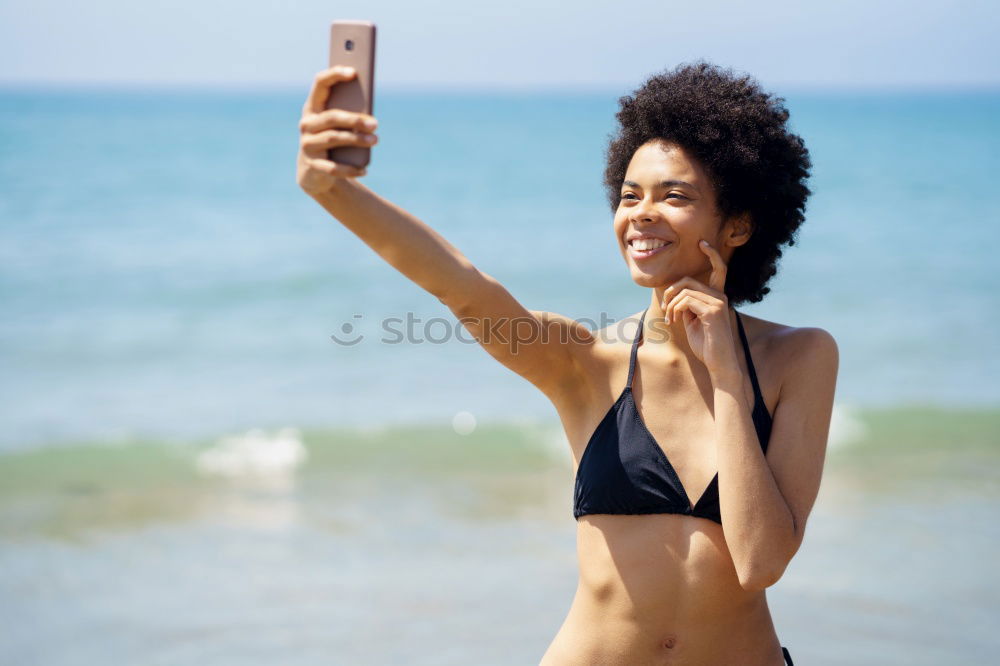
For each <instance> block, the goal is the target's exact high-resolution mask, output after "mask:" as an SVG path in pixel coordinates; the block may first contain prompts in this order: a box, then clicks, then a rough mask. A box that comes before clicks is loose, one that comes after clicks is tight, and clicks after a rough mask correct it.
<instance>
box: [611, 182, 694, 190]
mask: <svg viewBox="0 0 1000 666" xmlns="http://www.w3.org/2000/svg"><path fill="white" fill-rule="evenodd" d="M678 185H679V186H681V187H689V188H691V189H692V190H694V191H695V192H697V191H698V188H697V187H695V186H694V185H692V184H691V183H689V182H687V181H686V180H663V181H660V183H659V185H658V187H677V186H678ZM622 187H641V186H640V185H639V183H636V182H634V181H631V180H626V181H624V182H623V183H622Z"/></svg>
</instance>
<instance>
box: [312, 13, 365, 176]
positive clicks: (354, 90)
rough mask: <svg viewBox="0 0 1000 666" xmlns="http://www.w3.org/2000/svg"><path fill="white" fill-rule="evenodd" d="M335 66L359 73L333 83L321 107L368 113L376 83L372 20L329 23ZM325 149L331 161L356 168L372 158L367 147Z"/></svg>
mask: <svg viewBox="0 0 1000 666" xmlns="http://www.w3.org/2000/svg"><path fill="white" fill-rule="evenodd" d="M349 47H350V48H349ZM334 65H350V66H351V67H353V68H354V69H355V70H357V73H358V74H357V76H356V77H355V78H353V79H351V80H349V81H340V82H338V83H335V84H333V87H332V88H331V89H330V97H329V98H328V99H327V101H326V106H325V107H324V108H327V109H333V108H337V109H345V110H347V111H353V112H356V113H367V114H369V115H371V114H372V111H373V109H372V106H373V100H374V82H375V24H374V23H371V22H369V21H334V22H333V23H332V24H331V25H330V67H333V66H334ZM328 152H329V159H330V160H333V161H334V162H340V163H342V164H350V165H352V166H356V167H364V166H367V165H368V163H369V161H370V159H371V148H368V147H366V146H341V147H338V148H331V149H330V150H329V151H328Z"/></svg>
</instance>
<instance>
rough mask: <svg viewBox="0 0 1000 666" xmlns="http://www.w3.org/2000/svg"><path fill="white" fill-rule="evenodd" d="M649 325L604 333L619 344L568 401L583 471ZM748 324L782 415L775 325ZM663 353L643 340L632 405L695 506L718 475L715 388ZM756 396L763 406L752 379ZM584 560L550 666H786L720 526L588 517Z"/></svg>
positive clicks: (593, 362)
mask: <svg viewBox="0 0 1000 666" xmlns="http://www.w3.org/2000/svg"><path fill="white" fill-rule="evenodd" d="M638 323H639V315H636V316H634V317H632V318H630V319H629V322H628V326H625V325H622V326H621V327H620V328H616V329H615V332H619V333H620V335H617V336H616V335H611V334H610V332H609V333H608V334H607V335H598V336H595V337H596V338H597V339H598V340H608V341H607V342H598V343H595V347H594V349H593V353H592V354H591V355H590V360H589V361H587V363H588V364H589V367H587V368H586V372H587V375H588V377H589V378H590V381H589V386H588V387H587V392H588V397H587V398H586V399H582V400H581V399H576V400H573V401H564V402H563V403H562V404H561V405H559V404H557V409H559V414H560V418H561V419H562V422H563V426H564V428H565V430H566V433H567V437H568V438H569V441H570V446H571V448H572V453H573V459H574V473H576V472H577V470H578V469H579V464H580V460H581V458H582V456H583V453H584V451H585V449H586V447H587V444H588V442H589V441H590V440H591V437H592V436H593V434H594V430H595V429H596V428H597V426H598V424H600V423H601V422H602V420H603V419H604V417H605V416H606V415H607V413H608V411H609V408H610V406H611V405H612V404H613V403H615V401H616V399H617V398H619V396H620V395H621V393H622V391H623V389H624V387H625V385H626V383H627V376H628V366H629V357H630V354H631V351H632V342H633V340H632V337H633V336H632V333H633V332H635V331H636V330H637V326H638ZM743 324H744V326H745V327H746V330H747V336H748V339H749V343H750V348H751V354H752V356H753V360H754V363H755V367H756V371H757V378H758V382H759V385H760V388H761V391H762V394H763V399H764V403H765V407H766V408H767V410H768V412H769V413H773V406H774V400H775V397H774V396H775V395H776V387H775V386H774V384H775V378H774V376H773V372H771V371H770V366H771V364H770V363H768V362H767V358H768V354H767V344H766V337H767V332H768V331H769V330H773V329H774V328H776V325H772V324H768V323H767V322H763V321H760V320H755V319H752V318H748V317H746V316H745V315H744V316H743ZM657 347H658V346H657V345H655V344H646V343H645V336H644V339H643V341H641V342H640V344H639V346H638V348H637V355H636V364H635V370H634V374H633V378H632V385H631V386H632V388H631V391H632V396H633V399H634V404H635V406H636V408H637V409H638V411H639V412H640V415H641V418H642V421H643V422H644V423H645V425H646V427H647V428H648V431H649V433H650V434H651V435H652V436H653V438H655V440H656V442H657V443H658V445H659V446H660V447H661V448H662V449H663V450H664V452H665V453H666V456H667V458H668V459H669V461H670V463H671V464H672V465H673V467H674V469H675V471H676V472H677V475H678V477H679V479H680V482H681V484H682V485H683V487H684V489H685V490H686V493H687V494H688V496H689V497H690V498H692V501H693V502H695V501H696V500H697V498H699V497H700V496H701V494H702V492H703V491H704V490H705V488H706V487H707V486H708V485H709V482H710V481H711V480H712V478H713V477H714V476H715V474H716V472H717V470H718V466H717V464H716V452H715V443H714V436H715V433H714V420H713V417H712V409H711V405H712V385H711V379H710V377H709V376H708V373H707V371H706V370H705V368H704V365H703V364H701V363H700V362H699V361H697V359H688V358H685V357H683V356H671V355H670V353H669V351H670V350H669V349H668V348H667V346H666V345H660V346H659V348H657ZM741 349H742V347H741ZM740 358H741V363H743V371H744V373H745V374H747V366H746V364H745V360H744V359H743V358H742V354H740ZM745 390H746V396H747V400H748V404H750V405H752V404H753V401H754V393H753V388H752V385H751V384H750V382H749V380H748V381H747V382H746V386H745ZM664 406H669V407H664ZM577 554H578V562H579V569H580V578H579V582H578V585H577V591H576V595H575V596H574V598H573V603H572V606H571V608H570V610H569V613H568V615H567V617H566V620H565V622H564V623H563V625H562V627H561V628H560V630H559V632H558V634H557V635H556V637H555V639H554V640H553V642H552V644H551V645H550V646H549V649H548V651H547V652H546V653H545V656H544V657H543V659H542V662H541V666H562V665H564V664H567V665H568V664H573V665H574V666H575V665H580V664H615V663H621V664H671V665H674V666H682V665H684V664H737V663H738V664H744V665H746V666H779V665H781V664H783V663H784V659H783V658H782V656H781V647H780V643H779V641H778V638H777V635H776V633H775V630H774V626H773V624H772V622H771V617H770V612H769V611H768V607H767V600H766V597H765V594H764V592H763V591H748V590H745V589H743V588H742V587H741V586H740V584H739V580H738V577H737V574H736V569H735V566H734V564H733V561H732V557H731V556H730V554H729V550H728V548H727V546H726V542H725V537H724V535H723V531H722V526H721V525H720V524H718V523H716V522H714V521H712V520H709V519H706V518H701V517H694V516H687V515H678V514H649V515H607V514H588V515H583V516H581V517H580V518H579V520H578V521H577Z"/></svg>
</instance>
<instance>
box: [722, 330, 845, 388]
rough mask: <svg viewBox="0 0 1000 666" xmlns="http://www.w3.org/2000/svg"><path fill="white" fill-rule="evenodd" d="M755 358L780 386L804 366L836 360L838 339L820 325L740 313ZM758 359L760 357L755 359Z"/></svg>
mask: <svg viewBox="0 0 1000 666" xmlns="http://www.w3.org/2000/svg"><path fill="white" fill-rule="evenodd" d="M740 318H741V319H742V320H743V326H744V330H745V331H746V334H747V342H748V343H749V345H750V347H751V351H752V353H753V355H754V360H755V361H756V362H757V363H758V364H759V365H763V366H765V367H766V368H767V369H769V370H771V371H773V374H774V379H775V381H776V382H777V384H778V385H779V386H781V385H783V384H784V383H785V380H786V379H787V378H788V377H789V376H791V375H793V374H798V373H801V372H803V370H804V369H805V368H808V367H816V366H817V365H819V364H823V363H827V364H829V362H830V361H833V364H834V365H836V361H837V359H838V358H839V349H838V347H837V341H836V340H835V339H834V337H833V335H832V334H831V333H830V332H829V331H827V330H826V329H824V328H821V327H819V326H793V325H791V324H782V323H779V322H775V321H770V320H767V319H762V318H760V317H753V316H750V315H746V314H743V313H742V312H741V313H740ZM758 359H759V360H758Z"/></svg>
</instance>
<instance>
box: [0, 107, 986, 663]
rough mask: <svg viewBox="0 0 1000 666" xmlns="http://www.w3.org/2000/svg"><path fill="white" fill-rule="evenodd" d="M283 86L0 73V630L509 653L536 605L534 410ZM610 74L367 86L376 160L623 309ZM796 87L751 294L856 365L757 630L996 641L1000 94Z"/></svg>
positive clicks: (542, 616) (815, 637) (431, 205)
mask: <svg viewBox="0 0 1000 666" xmlns="http://www.w3.org/2000/svg"><path fill="white" fill-rule="evenodd" d="M306 92H307V89H306V88H304V89H303V90H301V91H291V92H289V91H261V92H211V91H205V90H182V89H145V90H140V89H133V90H114V89H82V88H81V89H71V90H55V89H44V88H19V89H15V88H8V89H3V90H0V308H2V311H3V317H0V368H2V371H0V417H2V418H0V571H2V572H3V573H0V598H2V599H3V602H2V604H0V619H2V620H3V621H4V625H5V626H6V627H7V628H8V629H7V631H5V632H4V635H3V637H2V638H0V661H2V662H3V663H12V664H13V663H16V664H36V663H37V664H90V663H103V662H107V663H144V664H179V663H194V662H196V661H197V662H206V661H207V662H209V663H212V664H225V663H241V664H253V663H273V662H275V661H280V662H282V663H297V664H298V663H301V664H312V663H326V664H328V663H345V664H360V663H373V664H381V663H399V662H402V663H411V664H446V663H447V664H451V663H454V664H459V663H469V662H470V660H473V661H475V662H476V663H484V664H486V663H489V664H494V663H495V664H512V663H518V664H520V663H524V664H529V663H537V661H538V659H540V658H541V655H542V653H543V652H544V650H545V648H546V647H547V645H548V642H549V641H550V640H551V638H552V637H553V636H554V635H555V632H556V631H557V630H558V628H559V626H560V624H561V622H562V620H563V618H564V616H565V612H566V611H567V610H568V608H569V604H570V601H571V599H572V594H573V590H574V589H575V585H576V568H575V567H576V555H575V550H574V548H575V525H574V523H573V520H572V506H571V499H572V478H571V467H570V460H569V450H568V448H567V446H566V444H565V441H564V438H563V435H562V433H561V430H560V428H559V423H558V419H557V416H556V413H555V410H554V409H553V408H552V406H551V404H550V403H549V402H548V401H547V399H546V398H545V397H544V396H543V395H542V394H541V393H540V392H538V391H537V390H536V389H535V388H534V387H533V386H531V385H530V384H528V383H527V382H525V381H524V380H522V379H521V378H520V377H518V376H516V375H514V374H513V373H511V372H510V371H508V370H507V369H506V368H504V367H503V366H501V365H500V364H498V363H496V362H495V361H494V360H493V359H492V358H491V357H490V356H489V355H488V354H487V353H485V352H484V351H483V350H482V349H480V348H478V347H477V346H476V345H475V344H473V343H471V342H470V337H469V336H468V335H467V334H466V335H464V337H463V336H462V335H455V333H456V332H459V333H461V332H460V331H457V328H456V326H457V324H456V322H455V321H454V318H453V317H452V316H451V313H450V312H449V311H448V310H447V308H445V307H444V306H443V305H442V304H441V303H440V302H439V301H438V300H437V299H436V298H434V297H433V296H431V295H430V294H427V293H426V292H424V291H422V290H421V289H420V288H418V287H416V286H415V285H413V284H411V283H410V282H408V281H407V280H406V279H405V278H403V277H402V276H401V275H400V274H399V273H397V272H396V271H395V269H393V268H392V267H391V266H389V265H388V264H386V263H385V262H384V261H383V260H382V259H381V258H380V257H378V256H377V255H375V254H374V253H373V252H372V251H371V250H370V249H369V248H368V247H367V246H366V245H364V244H363V243H362V242H361V241H360V240H359V239H358V238H357V237H355V236H354V235H353V234H351V233H350V232H349V231H347V230H346V229H344V228H343V227H342V226H341V225H340V224H339V223H338V222H337V220H335V219H333V218H332V217H330V216H329V215H328V214H327V213H326V212H325V211H324V210H323V209H322V208H321V207H319V206H318V205H317V204H316V203H315V202H314V201H313V200H311V199H310V198H309V197H307V196H306V195H305V194H304V193H303V192H302V191H301V190H300V189H299V188H298V185H297V184H296V182H295V156H296V150H297V146H298V119H299V114H300V112H301V107H302V103H303V102H304V100H305V95H306ZM626 92H628V91H626V90H620V91H616V90H613V91H606V92H604V93H598V92H589V93H558V94H556V93H553V94H540V93H501V92H496V93H477V94H460V93H454V92H451V93H442V92H426V93H415V92H392V91H388V92H385V93H384V94H383V93H381V91H380V92H379V94H378V97H377V99H376V101H375V109H374V115H375V116H376V117H377V118H378V119H379V123H380V124H379V130H378V134H379V138H380V141H379V144H378V145H377V146H376V147H375V148H374V149H373V153H372V163H371V166H370V167H369V171H368V176H366V177H365V179H364V182H365V184H366V185H367V186H368V187H370V188H372V189H373V190H375V191H376V192H378V193H379V194H380V195H382V196H384V197H386V198H388V199H390V200H391V201H393V202H394V203H396V204H398V205H400V206H402V207H404V208H406V209H407V210H409V211H411V212H412V213H414V214H416V215H417V216H418V217H420V218H421V219H422V220H424V221H425V222H427V223H428V224H430V225H431V226H433V227H434V228H435V229H436V230H437V231H439V232H440V233H441V234H442V235H444V236H445V237H446V238H447V239H448V240H449V241H451V242H452V243H453V244H454V245H455V246H457V247H458V248H459V249H460V250H461V251H462V252H463V253H465V254H466V256H468V257H469V258H470V259H471V260H472V261H473V262H474V263H475V264H476V265H477V266H479V267H480V268H482V269H483V270H485V271H486V272H488V273H489V274H491V275H493V276H494V277H496V278H498V279H499V280H500V281H501V282H502V283H503V284H504V285H505V286H506V287H507V288H508V289H509V290H510V291H511V292H512V293H513V294H514V295H515V296H516V297H517V298H518V299H519V300H520V301H521V302H522V303H523V304H525V305H526V306H527V307H528V308H530V309H535V310H550V311H555V312H559V313H561V314H564V315H568V316H571V317H573V318H576V319H583V318H587V319H589V320H591V321H599V320H601V318H602V317H603V318H604V319H605V320H608V321H616V320H619V319H622V318H624V317H626V316H628V315H630V314H632V313H634V312H637V311H639V310H641V309H642V308H643V307H645V305H646V304H647V302H648V293H647V292H646V290H644V289H642V288H640V287H637V286H636V285H635V284H634V283H632V282H631V280H630V278H629V275H628V271H627V269H626V267H625V266H624V264H623V262H622V259H621V256H620V255H619V254H618V250H617V247H616V245H615V240H614V236H613V233H612V229H611V220H612V215H611V211H610V210H609V209H608V207H607V204H606V202H605V198H604V192H603V186H602V184H601V176H602V171H603V166H604V164H603V150H604V147H605V144H606V141H607V136H608V134H609V133H610V132H612V131H613V128H614V125H613V122H614V112H615V110H616V107H617V97H618V96H619V95H621V94H625V93H626ZM784 96H785V97H786V99H787V104H788V108H789V110H790V112H791V124H792V127H793V129H794V130H795V131H796V132H798V133H799V134H801V136H802V137H803V138H804V139H805V142H806V145H807V146H808V147H809V149H810V153H811V156H812V159H813V163H814V168H813V177H812V179H811V181H810V186H811V188H812V190H813V192H814V194H813V196H812V198H811V199H810V202H809V207H808V211H807V221H806V223H805V224H804V225H803V227H802V230H801V232H800V234H799V236H798V241H797V243H796V245H795V246H793V247H790V248H787V249H786V250H785V255H784V257H783V258H782V260H781V263H780V267H779V273H778V275H777V276H776V278H775V279H774V280H773V281H772V282H771V284H770V286H771V288H772V292H771V293H770V294H769V295H768V296H767V297H766V298H765V300H764V301H762V302H761V303H758V304H753V305H749V306H745V307H742V308H740V311H741V312H746V313H747V314H751V315H753V316H757V317H762V318H765V319H769V320H773V321H778V322H781V323H785V324H789V325H793V326H818V327H822V328H824V329H826V330H828V331H829V332H830V333H832V334H833V336H834V337H835V338H836V339H837V341H838V345H839V347H840V354H841V363H840V375H839V379H838V385H837V399H836V406H835V412H834V422H833V426H832V429H831V440H830V450H829V454H828V459H827V470H826V474H825V476H824V480H823V486H822V488H821V493H820V497H819V499H818V501H817V504H816V508H815V509H814V512H813V515H812V517H811V518H810V522H809V530H808V532H807V535H806V540H805V543H804V545H803V547H802V550H801V551H800V552H799V554H797V555H796V558H795V559H794V560H793V561H792V564H791V565H790V566H789V569H788V570H787V571H786V573H785V576H784V577H783V578H782V580H781V581H779V582H778V583H777V584H776V585H775V586H773V587H772V588H770V589H769V590H768V600H769V603H770V605H771V608H772V613H773V615H774V619H775V625H776V628H777V631H778V635H779V637H781V640H782V644H783V645H786V646H787V647H788V648H789V650H790V652H791V654H792V656H793V659H795V661H796V663H800V661H801V663H807V664H810V663H811V664H843V663H851V664H885V663H899V664H942V663H969V664H988V663H992V662H993V659H994V657H993V655H995V654H996V652H997V650H1000V639H998V637H997V636H996V633H995V632H994V631H993V630H992V627H993V626H995V625H996V624H997V622H998V621H1000V583H998V580H997V578H996V576H995V575H994V574H993V570H992V567H991V566H988V564H989V562H991V561H993V559H994V557H993V556H990V555H989V553H990V552H995V551H996V549H997V545H998V543H1000V528H998V527H997V524H998V523H997V521H996V511H997V509H998V508H1000V505H998V496H1000V490H998V489H1000V483H998V481H1000V471H998V470H1000V467H998V464H997V463H998V462H1000V383H998V382H997V381H996V380H995V377H996V376H997V374H998V371H1000V336H997V335H996V333H995V332H994V331H995V330H996V329H997V327H998V325H1000V307H998V300H997V298H996V293H997V290H998V287H1000V275H998V272H997V271H996V269H995V263H994V262H993V260H992V258H991V257H990V256H989V253H991V252H992V248H993V247H996V246H997V244H998V242H1000V226H998V221H1000V188H997V187H995V185H994V183H993V178H994V177H995V174H996V173H998V172H1000V125H998V123H997V122H996V120H995V119H996V118H997V117H1000V92H996V91H993V92H989V91H979V92H955V91H938V92H895V93H875V92H853V93H849V92H832V91H831V92H817V91H811V92H805V91H802V92H797V93H796V92H794V91H790V92H787V93H784ZM407 320H409V321H410V327H409V328H408V331H409V332H410V336H409V337H405V338H404V339H403V340H399V337H400V336H397V335H391V334H389V333H388V332H389V331H390V329H391V327H395V328H394V329H393V330H399V329H400V327H401V326H402V325H403V324H402V322H405V321H407ZM348 339H350V340H352V341H354V342H353V343H352V344H345V343H344V340H348ZM338 340H339V342H338ZM387 636H388V637H389V638H387ZM289 650H292V651H293V654H294V655H295V657H294V658H292V659H291V660H290V659H288V658H287V654H289V652H288V651H289ZM282 655H286V656H285V657H282Z"/></svg>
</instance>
